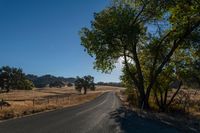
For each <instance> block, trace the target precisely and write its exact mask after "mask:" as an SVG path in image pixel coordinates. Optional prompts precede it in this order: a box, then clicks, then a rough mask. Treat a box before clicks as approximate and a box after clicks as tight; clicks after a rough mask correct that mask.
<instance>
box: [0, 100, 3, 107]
mask: <svg viewBox="0 0 200 133" xmlns="http://www.w3.org/2000/svg"><path fill="white" fill-rule="evenodd" d="M0 106H1V110H2V109H3V99H1V102H0Z"/></svg>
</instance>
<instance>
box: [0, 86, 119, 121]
mask: <svg viewBox="0 0 200 133" xmlns="http://www.w3.org/2000/svg"><path fill="white" fill-rule="evenodd" d="M119 89H120V88H118V87H109V86H97V87H96V91H88V93H87V94H86V95H83V94H80V93H79V92H77V91H76V90H75V89H74V87H64V88H43V89H37V88H35V89H33V90H12V91H10V92H9V93H2V94H0V99H3V100H4V101H6V102H7V103H9V104H10V106H8V107H5V106H3V107H2V109H1V108H0V120H2V119H8V118H13V117H21V116H24V115H29V114H33V113H37V112H42V111H47V110H52V109H57V108H62V107H67V106H73V105H78V104H82V103H84V102H87V101H90V100H92V99H94V98H96V97H97V96H99V95H101V94H102V93H103V92H105V91H118V90H119Z"/></svg>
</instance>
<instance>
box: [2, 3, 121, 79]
mask: <svg viewBox="0 0 200 133" xmlns="http://www.w3.org/2000/svg"><path fill="white" fill-rule="evenodd" d="M109 4H110V1H109V0H0V58H1V60H0V66H4V65H9V66H12V67H20V68H22V69H23V70H24V72H25V73H31V74H36V75H44V74H52V75H55V76H64V77H75V76H83V75H88V74H90V75H93V76H94V77H95V79H96V80H95V81H96V82H97V81H105V82H118V81H119V75H120V72H121V70H120V67H117V68H116V69H115V70H114V71H113V72H112V73H111V74H110V75H109V74H101V72H97V71H96V70H94V69H93V59H92V58H91V57H90V56H89V55H88V54H87V53H85V52H84V48H83V47H82V46H81V45H80V37H79V34H78V33H79V31H80V29H81V28H82V27H84V26H87V27H89V26H90V21H91V20H92V19H93V13H94V12H98V11H100V10H102V9H103V8H105V7H106V6H109Z"/></svg>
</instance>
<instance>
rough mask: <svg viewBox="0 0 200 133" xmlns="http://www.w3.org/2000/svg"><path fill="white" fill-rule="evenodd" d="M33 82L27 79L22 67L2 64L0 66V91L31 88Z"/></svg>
mask: <svg viewBox="0 0 200 133" xmlns="http://www.w3.org/2000/svg"><path fill="white" fill-rule="evenodd" d="M33 87H34V84H33V83H32V82H31V81H30V80H28V79H27V78H26V76H25V74H24V73H23V71H22V69H19V68H14V67H13V68H12V67H9V66H3V67H1V68H0V91H1V92H3V91H5V92H9V91H10V90H11V89H13V90H18V89H21V90H31V89H32V88H33Z"/></svg>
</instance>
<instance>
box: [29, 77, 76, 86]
mask: <svg viewBox="0 0 200 133" xmlns="http://www.w3.org/2000/svg"><path fill="white" fill-rule="evenodd" d="M26 78H27V79H29V80H31V81H32V82H33V84H34V85H35V87H37V88H42V87H46V86H49V87H62V86H65V85H67V84H68V83H74V82H75V78H64V77H56V76H52V75H44V76H40V77H39V76H36V75H33V74H28V75H26Z"/></svg>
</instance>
